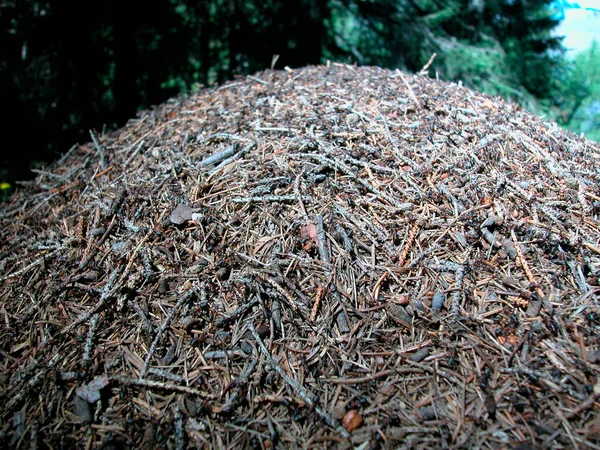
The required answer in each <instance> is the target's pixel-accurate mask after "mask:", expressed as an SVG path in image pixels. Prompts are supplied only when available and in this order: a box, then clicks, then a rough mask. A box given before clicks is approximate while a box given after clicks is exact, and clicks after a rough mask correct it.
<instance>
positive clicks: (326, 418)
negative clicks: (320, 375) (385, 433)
mask: <svg viewBox="0 0 600 450" xmlns="http://www.w3.org/2000/svg"><path fill="white" fill-rule="evenodd" d="M248 328H249V330H250V333H252V337H254V340H255V341H256V343H257V344H258V347H259V348H260V350H261V351H262V353H263V354H264V355H265V358H267V362H268V363H269V365H270V366H271V368H272V369H273V370H274V371H275V372H277V373H278V374H279V376H280V377H281V378H283V380H284V381H285V382H286V383H287V384H288V385H289V386H290V387H291V388H292V389H293V390H294V391H296V393H297V394H298V395H299V396H300V398H301V399H302V400H303V401H304V402H305V403H306V404H307V405H308V407H309V408H311V409H314V410H315V412H316V413H317V414H318V415H319V416H320V417H321V419H323V421H324V422H325V423H326V424H327V425H329V426H330V427H332V428H336V429H337V431H338V432H339V433H340V434H342V436H344V437H345V438H348V437H350V434H349V433H348V432H347V431H346V430H345V429H343V428H342V427H340V426H339V425H338V424H337V421H336V420H335V419H334V418H333V417H332V416H330V415H329V414H327V412H325V411H323V410H322V409H321V408H320V407H318V406H316V405H315V400H314V397H311V396H310V394H309V393H308V392H307V391H306V389H304V387H303V386H301V385H300V384H299V383H298V382H297V381H296V380H294V379H293V378H291V377H290V376H289V375H288V374H287V373H285V371H284V370H283V369H282V368H281V367H279V366H278V365H277V363H276V362H275V361H274V360H273V357H272V356H271V353H269V350H268V349H267V347H266V346H265V344H264V343H263V341H262V340H261V338H260V336H259V335H258V333H257V332H256V330H255V329H254V325H253V324H252V323H249V324H248Z"/></svg>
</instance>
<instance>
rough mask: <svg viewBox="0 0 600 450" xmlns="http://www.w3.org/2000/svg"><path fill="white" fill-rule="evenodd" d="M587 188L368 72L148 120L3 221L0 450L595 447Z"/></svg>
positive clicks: (76, 156)
mask: <svg viewBox="0 0 600 450" xmlns="http://www.w3.org/2000/svg"><path fill="white" fill-rule="evenodd" d="M598 167H600V148H599V147H598V146H597V145H595V144H593V143H590V142H588V141H586V140H584V139H581V138H575V137H573V136H572V135H569V134H567V133H565V132H563V131H561V130H560V129H559V128H558V127H556V126H555V125H548V124H544V123H542V122H541V121H540V120H539V119H536V118H534V117H532V116H531V115H530V114H528V113H526V112H523V111H521V110H520V109H519V108H518V107H517V106H515V105H511V104H507V103H504V102H502V101H499V100H497V99H492V98H490V97H487V96H483V95H480V94H476V93H474V92H473V91H470V90H468V89H465V88H463V87H461V86H458V85H456V84H448V83H442V82H439V81H435V80H431V79H428V78H426V77H420V76H411V75H407V74H403V73H401V72H398V71H396V72H391V71H388V70H383V69H378V68H369V67H362V68H357V67H351V66H344V65H337V64H334V65H333V66H332V67H308V68H304V69H299V70H288V71H281V72H274V71H267V72H263V73H259V74H257V75H255V76H251V77H245V78H242V79H239V80H237V81H234V82H231V83H229V84H227V85H224V86H221V87H218V88H215V89H209V90H204V91H202V92H200V93H198V94H195V95H191V96H189V97H186V98H184V99H173V100H171V101H169V102H167V103H166V104H164V105H161V106H160V107H158V108H156V109H155V110H153V111H147V112H144V113H142V114H141V115H140V117H139V118H138V119H136V120H132V121H131V122H130V123H128V124H127V126H125V127H124V128H122V129H121V130H118V131H117V132H115V133H112V134H110V135H107V136H101V137H99V138H96V137H95V136H94V142H92V143H89V144H86V145H83V146H80V147H76V148H74V149H72V150H71V151H70V152H69V153H68V154H67V155H65V156H64V157H63V158H62V159H61V160H60V161H58V162H57V163H56V164H54V165H53V166H52V167H51V168H50V169H49V170H48V171H43V172H40V174H39V176H38V178H37V179H36V180H35V181H34V182H33V183H31V184H30V185H28V186H26V187H25V188H24V189H23V190H21V191H20V192H18V193H17V194H16V195H15V196H14V198H13V201H12V203H11V204H9V205H7V206H5V207H3V210H2V215H1V220H2V228H1V231H0V233H1V234H0V238H1V241H0V242H1V243H2V258H1V259H0V269H1V271H0V280H1V282H2V283H1V285H0V295H1V297H0V298H1V299H2V303H1V306H2V312H3V318H4V320H3V327H4V330H3V333H2V341H1V344H2V352H3V355H4V358H3V362H2V369H3V370H2V375H0V384H1V385H2V395H1V396H0V404H1V405H2V408H1V411H2V412H0V415H1V417H2V422H3V423H5V424H9V423H12V424H13V427H12V428H11V427H10V426H8V425H7V426H6V427H3V428H2V430H0V435H2V440H3V441H4V442H10V443H11V445H13V446H20V445H23V442H27V441H29V442H32V441H33V442H35V441H39V442H44V443H46V444H47V445H49V446H56V445H58V444H60V445H62V446H64V445H68V444H69V443H71V442H72V443H81V442H83V440H84V439H85V440H86V441H87V442H88V445H93V446H96V447H101V446H103V445H108V444H110V443H111V442H112V443H114V442H120V441H122V442H123V443H125V442H128V443H129V445H135V446H136V447H137V446H140V445H141V446H146V447H148V448H151V447H153V446H173V447H183V446H185V445H190V446H201V445H206V444H208V445H210V444H211V443H215V442H219V443H220V444H219V445H221V446H222V447H227V448H229V447H247V446H249V445H252V446H258V447H261V446H263V447H265V448H266V447H268V446H271V445H275V444H276V443H277V442H279V443H280V444H281V445H283V446H284V447H286V446H289V447H292V446H308V445H311V446H316V447H325V446H328V445H329V446H330V445H331V441H335V442H336V443H337V445H339V447H340V448H343V447H350V446H352V445H362V444H364V445H367V443H368V442H369V441H371V442H372V443H373V445H375V444H376V443H378V442H379V443H381V444H382V445H390V446H395V445H399V444H400V443H403V445H406V446H407V447H414V448H427V447H433V448H438V447H439V446H440V442H446V445H453V446H466V447H474V446H482V445H489V446H491V447H498V446H502V445H505V444H509V443H515V442H521V441H524V442H528V443H530V444H536V445H542V446H544V445H549V443H550V442H551V443H552V445H553V446H556V447H555V448H567V447H572V446H574V445H575V446H576V445H584V446H585V445H586V443H591V442H592V441H594V442H596V441H595V439H596V440H597V439H598V438H597V433H596V431H595V430H596V427H597V424H595V422H594V420H595V419H594V415H593V414H592V408H593V406H594V401H595V399H596V395H597V389H595V386H596V383H597V376H598V369H599V368H600V366H599V365H598V361H599V358H600V355H599V354H598V353H597V351H598V345H599V344H600V334H599V333H598V329H599V328H598V325H599V324H600V322H599V321H600V319H599V317H600V316H599V315H598V314H599V313H600V312H599V311H598V309H597V303H598V292H599V281H598V276H600V249H599V248H598V239H599V236H600V233H599V232H598V230H599V228H600V221H598V214H599V212H600V188H599V186H600V169H599V168H598ZM90 424H91V425H93V426H91V427H90V426H89V425H90ZM84 425H85V426H84ZM214 445H217V444H214Z"/></svg>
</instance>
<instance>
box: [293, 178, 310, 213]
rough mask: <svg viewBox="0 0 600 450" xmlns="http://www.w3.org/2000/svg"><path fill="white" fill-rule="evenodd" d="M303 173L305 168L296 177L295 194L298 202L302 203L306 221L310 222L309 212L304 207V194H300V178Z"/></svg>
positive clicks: (301, 207)
mask: <svg viewBox="0 0 600 450" xmlns="http://www.w3.org/2000/svg"><path fill="white" fill-rule="evenodd" d="M302 175H304V169H302V172H301V173H300V174H298V176H297V177H296V180H295V181H294V194H295V195H296V198H297V199H298V203H299V204H300V210H301V211H302V213H303V214H304V218H305V219H306V223H308V214H307V213H306V208H305V207H304V202H303V201H302V196H301V195H300V178H301V177H302Z"/></svg>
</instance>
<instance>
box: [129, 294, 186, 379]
mask: <svg viewBox="0 0 600 450" xmlns="http://www.w3.org/2000/svg"><path fill="white" fill-rule="evenodd" d="M195 293H196V289H195V288H192V289H190V290H189V291H187V292H186V293H185V294H183V295H182V296H181V297H179V300H177V303H176V304H175V306H174V307H173V309H172V310H171V311H170V312H169V314H168V315H167V317H166V318H165V321H164V322H163V323H162V325H161V326H160V328H159V329H158V332H157V333H156V336H155V337H154V341H152V344H151V345H150V350H148V355H146V361H144V367H142V371H141V372H140V380H142V379H143V378H144V377H145V376H146V374H147V373H148V367H149V366H150V359H151V358H152V355H153V354H154V352H155V351H156V346H157V345H158V341H160V338H161V337H162V335H163V333H164V332H165V331H166V329H167V328H168V327H169V324H170V323H171V320H173V316H175V313H176V312H177V311H178V310H179V308H181V306H182V305H183V304H184V303H185V302H186V301H188V300H189V299H190V298H191V297H192V295H193V294H195Z"/></svg>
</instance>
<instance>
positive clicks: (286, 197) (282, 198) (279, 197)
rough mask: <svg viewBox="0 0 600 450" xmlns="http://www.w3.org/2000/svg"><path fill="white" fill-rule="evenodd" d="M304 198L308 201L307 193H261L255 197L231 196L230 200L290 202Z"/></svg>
mask: <svg viewBox="0 0 600 450" xmlns="http://www.w3.org/2000/svg"><path fill="white" fill-rule="evenodd" d="M298 199H300V200H304V201H310V199H311V198H310V197H309V196H308V195H303V196H301V197H297V196H295V195H263V196H257V197H241V198H232V199H231V202H233V203H250V202H255V203H261V202H292V201H294V200H298Z"/></svg>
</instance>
